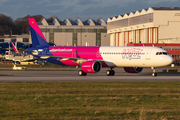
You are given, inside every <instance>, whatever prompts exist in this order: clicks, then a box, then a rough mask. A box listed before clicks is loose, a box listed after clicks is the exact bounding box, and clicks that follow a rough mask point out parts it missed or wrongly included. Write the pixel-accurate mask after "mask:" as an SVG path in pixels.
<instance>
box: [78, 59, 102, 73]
mask: <svg viewBox="0 0 180 120" xmlns="http://www.w3.org/2000/svg"><path fill="white" fill-rule="evenodd" d="M101 67H102V65H101V63H100V62H98V61H86V62H83V63H82V65H81V69H82V71H83V72H85V73H96V72H99V71H100V70H101Z"/></svg>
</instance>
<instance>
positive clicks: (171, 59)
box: [165, 55, 174, 65]
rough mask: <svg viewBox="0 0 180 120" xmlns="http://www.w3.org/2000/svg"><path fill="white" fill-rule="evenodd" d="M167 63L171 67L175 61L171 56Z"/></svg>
mask: <svg viewBox="0 0 180 120" xmlns="http://www.w3.org/2000/svg"><path fill="white" fill-rule="evenodd" d="M165 61H166V63H167V65H169V64H171V63H173V62H174V59H173V58H172V57H171V56H170V55H169V56H168V57H167V59H166V60H165Z"/></svg>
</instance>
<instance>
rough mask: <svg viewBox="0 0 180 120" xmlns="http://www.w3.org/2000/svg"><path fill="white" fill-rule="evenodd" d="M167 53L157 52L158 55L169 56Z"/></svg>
mask: <svg viewBox="0 0 180 120" xmlns="http://www.w3.org/2000/svg"><path fill="white" fill-rule="evenodd" d="M167 54H168V53H167V52H157V53H156V55H167Z"/></svg>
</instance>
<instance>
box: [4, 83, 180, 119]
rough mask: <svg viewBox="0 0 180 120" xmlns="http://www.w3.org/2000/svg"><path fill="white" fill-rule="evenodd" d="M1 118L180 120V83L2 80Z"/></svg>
mask: <svg viewBox="0 0 180 120" xmlns="http://www.w3.org/2000/svg"><path fill="white" fill-rule="evenodd" d="M0 108H1V109H0V119H1V120H3V119H5V120H9V119H17V120H18V119H23V120H24V119H36V120H39V119H51V120H52V119H53V120H56V119H62V120H64V119H65V120H69V119H77V120H111V119H115V120H117V119H125V120H155V119H157V120H169V119H170V120H174V119H180V82H57V83H53V82H50V83H48V82H43V83H0Z"/></svg>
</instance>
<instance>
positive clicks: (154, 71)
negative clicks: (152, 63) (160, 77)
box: [151, 67, 157, 77]
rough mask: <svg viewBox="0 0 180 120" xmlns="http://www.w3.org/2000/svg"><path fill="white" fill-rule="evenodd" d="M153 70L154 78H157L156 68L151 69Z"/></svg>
mask: <svg viewBox="0 0 180 120" xmlns="http://www.w3.org/2000/svg"><path fill="white" fill-rule="evenodd" d="M151 69H152V70H153V73H152V76H153V77H156V76H157V73H156V68H155V67H151Z"/></svg>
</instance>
